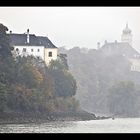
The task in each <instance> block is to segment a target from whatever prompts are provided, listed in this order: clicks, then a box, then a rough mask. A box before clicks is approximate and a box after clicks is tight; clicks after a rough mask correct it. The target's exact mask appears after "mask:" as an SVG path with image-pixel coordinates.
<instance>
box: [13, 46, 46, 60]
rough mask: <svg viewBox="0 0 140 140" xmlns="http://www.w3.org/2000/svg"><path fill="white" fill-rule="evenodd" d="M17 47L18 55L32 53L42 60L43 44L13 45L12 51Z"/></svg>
mask: <svg viewBox="0 0 140 140" xmlns="http://www.w3.org/2000/svg"><path fill="white" fill-rule="evenodd" d="M17 48H18V49H19V55H21V56H23V55H25V56H27V55H33V56H35V57H40V58H42V59H43V60H44V46H14V51H16V49H17ZM23 48H26V52H25V53H23ZM31 49H33V52H32V51H31ZM38 49H39V52H38Z"/></svg>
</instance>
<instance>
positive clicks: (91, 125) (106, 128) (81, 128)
mask: <svg viewBox="0 0 140 140" xmlns="http://www.w3.org/2000/svg"><path fill="white" fill-rule="evenodd" d="M0 133H140V118H125V119H120V118H119V119H115V120H112V119H106V120H90V121H54V122H47V123H36V124H35V123H31V124H0Z"/></svg>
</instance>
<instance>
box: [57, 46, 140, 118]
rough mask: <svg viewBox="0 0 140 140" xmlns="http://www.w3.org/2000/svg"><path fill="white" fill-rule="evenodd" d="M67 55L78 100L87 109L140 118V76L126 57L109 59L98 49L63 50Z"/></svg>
mask: <svg viewBox="0 0 140 140" xmlns="http://www.w3.org/2000/svg"><path fill="white" fill-rule="evenodd" d="M59 52H60V53H66V54H67V57H68V65H69V69H70V72H71V73H72V74H73V75H74V77H75V79H76V81H77V87H78V89H77V94H76V95H75V96H76V98H77V99H78V100H79V101H80V105H81V107H82V108H84V109H85V110H88V111H90V112H94V113H96V114H109V115H116V116H121V117H137V116H139V115H140V110H139V108H140V90H139V87H140V73H139V72H134V71H130V67H131V64H130V62H129V61H128V59H126V58H125V57H123V56H122V55H118V54H116V55H110V56H106V55H105V54H104V53H102V52H100V51H99V50H96V49H85V48H79V47H74V48H72V49H69V50H68V49H66V48H65V47H61V48H59Z"/></svg>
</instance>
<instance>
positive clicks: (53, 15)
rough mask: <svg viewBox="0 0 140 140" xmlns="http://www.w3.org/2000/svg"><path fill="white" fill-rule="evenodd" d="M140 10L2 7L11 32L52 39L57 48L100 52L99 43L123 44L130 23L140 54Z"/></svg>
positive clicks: (1, 13)
mask: <svg viewBox="0 0 140 140" xmlns="http://www.w3.org/2000/svg"><path fill="white" fill-rule="evenodd" d="M139 15H140V7H0V22H1V23H3V24H4V25H6V26H7V27H8V28H9V30H12V32H16V33H24V32H26V30H27V28H29V29H30V33H32V34H36V35H44V36H48V37H49V38H50V39H51V41H52V42H53V43H54V44H55V45H56V46H57V47H61V46H66V47H67V48H72V47H74V46H79V47H86V48H96V47H97V42H101V45H102V44H103V43H104V40H107V41H114V40H118V41H120V38H121V34H122V30H123V29H124V28H125V25H126V22H128V24H129V27H130V29H131V30H132V34H133V47H134V48H136V49H137V50H138V51H139V52H140V47H139V44H140V40H139V37H140V28H139V27H140V19H139V18H140V16H139Z"/></svg>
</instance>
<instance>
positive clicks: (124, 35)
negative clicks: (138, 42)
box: [121, 22, 132, 45]
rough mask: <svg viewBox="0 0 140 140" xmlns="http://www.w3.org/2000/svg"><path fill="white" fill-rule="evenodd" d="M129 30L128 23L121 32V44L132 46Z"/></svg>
mask: <svg viewBox="0 0 140 140" xmlns="http://www.w3.org/2000/svg"><path fill="white" fill-rule="evenodd" d="M131 32H132V31H131V30H130V29H129V28H128V22H127V23H126V27H125V29H124V30H123V32H122V36H121V41H122V42H127V43H129V44H130V45H132V34H131Z"/></svg>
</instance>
